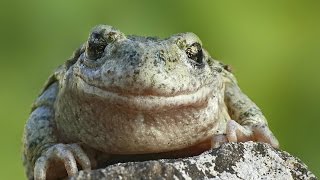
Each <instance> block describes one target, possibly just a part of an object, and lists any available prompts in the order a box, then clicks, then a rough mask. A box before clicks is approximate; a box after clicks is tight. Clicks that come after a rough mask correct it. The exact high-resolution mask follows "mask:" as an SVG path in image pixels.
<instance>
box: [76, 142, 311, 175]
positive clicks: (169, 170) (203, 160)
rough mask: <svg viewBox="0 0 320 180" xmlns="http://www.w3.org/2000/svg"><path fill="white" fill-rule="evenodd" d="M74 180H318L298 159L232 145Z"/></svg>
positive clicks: (123, 166) (247, 144) (120, 166)
mask: <svg viewBox="0 0 320 180" xmlns="http://www.w3.org/2000/svg"><path fill="white" fill-rule="evenodd" d="M71 179H72V180H98V179H122V180H126V179H131V180H135V179H145V180H149V179H158V180H162V179H175V180H177V179H184V180H191V179H210V180H244V179H245V180H260V179H265V180H269V179H270V180H273V179H279V180H290V179H292V180H293V179H294V180H316V179H317V178H316V177H315V175H314V174H312V172H310V171H309V170H308V168H307V166H306V165H305V164H304V163H303V162H301V161H300V160H299V159H298V158H296V157H293V156H291V155H290V154H288V153H287V152H284V151H280V150H277V149H274V148H272V147H271V146H270V145H267V144H264V143H254V142H245V143H228V144H224V145H222V146H221V147H220V148H218V149H215V150H210V151H207V152H205V153H203V154H201V155H199V156H194V157H189V158H183V159H160V160H157V161H144V162H128V163H119V164H114V165H111V166H108V167H107V168H105V169H98V170H92V171H80V172H79V173H78V174H77V175H76V176H74V177H72V178H71Z"/></svg>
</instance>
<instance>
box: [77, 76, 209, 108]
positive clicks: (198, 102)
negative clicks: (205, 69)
mask: <svg viewBox="0 0 320 180" xmlns="http://www.w3.org/2000/svg"><path fill="white" fill-rule="evenodd" d="M77 86H78V88H79V89H82V90H83V91H84V93H85V94H90V95H93V96H98V97H102V98H103V99H105V100H107V102H108V103H109V104H113V105H115V106H123V107H125V108H127V109H130V110H143V111H149V110H165V109H172V108H177V107H185V106H192V107H206V106H207V104H208V101H209V99H210V98H213V97H214V95H213V88H211V87H210V86H204V87H201V88H199V89H198V90H197V91H194V92H190V93H184V94H182V93H181V94H179V95H175V96H155V95H130V94H128V95H127V94H119V93H115V92H111V91H107V90H105V89H101V88H99V87H95V86H92V85H89V84H87V83H86V82H85V81H83V80H80V81H79V82H78V83H77ZM79 86H80V87H79Z"/></svg>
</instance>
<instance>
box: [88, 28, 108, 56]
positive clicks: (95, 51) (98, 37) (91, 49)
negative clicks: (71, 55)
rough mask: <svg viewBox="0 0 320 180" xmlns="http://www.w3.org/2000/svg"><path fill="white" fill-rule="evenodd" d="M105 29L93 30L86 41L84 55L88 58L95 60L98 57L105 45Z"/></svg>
mask: <svg viewBox="0 0 320 180" xmlns="http://www.w3.org/2000/svg"><path fill="white" fill-rule="evenodd" d="M104 32H105V31H100V32H97V31H93V32H92V33H91V34H90V36H89V39H88V41H87V46H86V56H87V58H88V59H91V60H96V59H98V58H100V57H101V56H102V54H103V52H104V48H105V47H106V46H107V44H108V43H107V39H106V38H105V36H104V34H105V33H104Z"/></svg>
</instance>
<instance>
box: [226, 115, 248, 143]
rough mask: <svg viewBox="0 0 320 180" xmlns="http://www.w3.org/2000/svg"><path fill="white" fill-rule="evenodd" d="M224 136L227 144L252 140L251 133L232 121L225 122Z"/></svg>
mask: <svg viewBox="0 0 320 180" xmlns="http://www.w3.org/2000/svg"><path fill="white" fill-rule="evenodd" d="M226 136H227V138H228V141H229V142H244V141H250V140H252V132H251V131H250V130H248V129H246V128H245V127H243V126H241V125H240V124H238V123H237V122H236V121H234V120H229V121H228V122H227V128H226Z"/></svg>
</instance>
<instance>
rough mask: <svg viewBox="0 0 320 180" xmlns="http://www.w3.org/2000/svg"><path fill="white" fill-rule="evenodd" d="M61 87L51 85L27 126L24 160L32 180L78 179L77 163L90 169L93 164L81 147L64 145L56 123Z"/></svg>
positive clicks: (33, 111)
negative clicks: (65, 177)
mask: <svg viewBox="0 0 320 180" xmlns="http://www.w3.org/2000/svg"><path fill="white" fill-rule="evenodd" d="M58 88H59V87H58V83H57V82H52V83H50V84H49V85H48V86H47V87H46V88H45V90H44V91H43V92H42V94H41V95H40V96H39V97H38V99H37V100H36V102H35V103H34V105H33V108H32V112H31V114H30V117H29V119H28V121H27V123H26V126H25V132H24V151H23V159H24V165H25V167H26V171H27V176H28V179H36V180H40V179H43V180H44V179H46V178H48V179H51V178H58V177H57V175H61V174H62V175H63V174H65V171H66V172H67V173H68V175H74V174H75V173H77V171H78V168H77V162H78V163H79V165H80V166H81V167H82V169H90V168H91V165H90V160H89V158H88V156H87V155H86V154H85V153H84V152H83V150H82V148H81V147H80V146H79V145H77V144H60V143H59V140H58V135H57V132H56V125H55V121H54V102H55V99H56V96H57V94H58Z"/></svg>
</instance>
